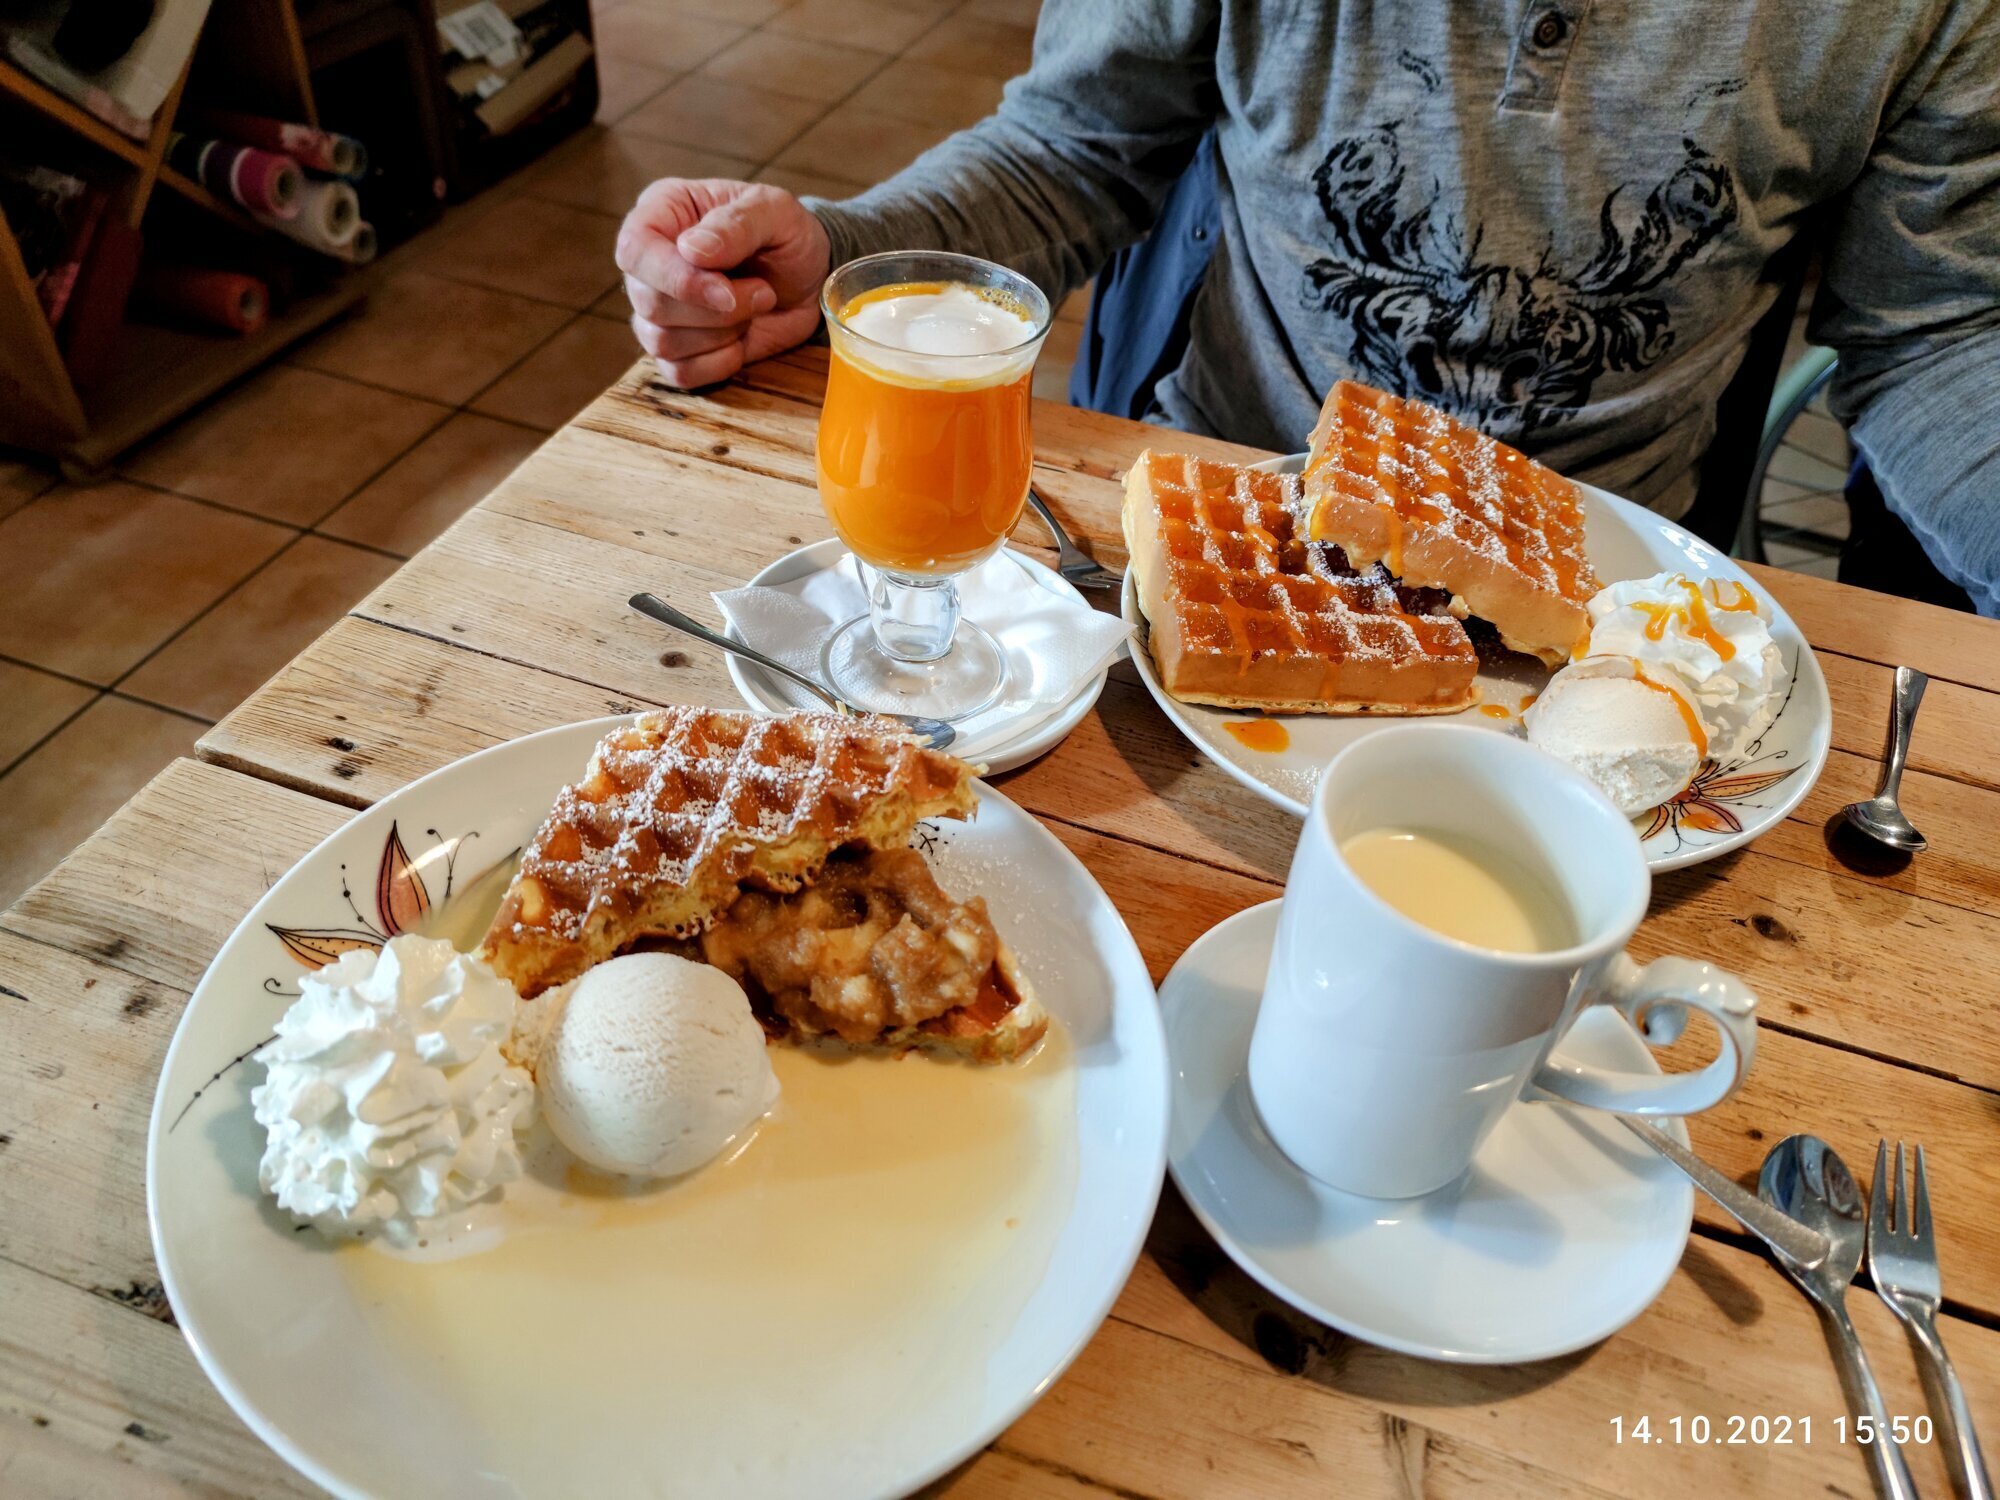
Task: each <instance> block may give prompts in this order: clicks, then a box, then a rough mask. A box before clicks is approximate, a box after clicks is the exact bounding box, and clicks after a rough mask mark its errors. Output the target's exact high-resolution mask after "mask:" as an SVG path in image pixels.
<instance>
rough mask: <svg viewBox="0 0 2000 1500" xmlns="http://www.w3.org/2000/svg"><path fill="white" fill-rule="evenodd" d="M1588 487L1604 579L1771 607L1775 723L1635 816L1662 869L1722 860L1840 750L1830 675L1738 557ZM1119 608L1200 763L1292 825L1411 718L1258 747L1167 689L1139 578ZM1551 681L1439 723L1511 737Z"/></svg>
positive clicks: (1515, 685) (1529, 673) (1524, 672)
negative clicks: (1778, 704) (1371, 743)
mask: <svg viewBox="0 0 2000 1500" xmlns="http://www.w3.org/2000/svg"><path fill="white" fill-rule="evenodd" d="M1304 464H1305V455H1304V454H1303V453H1294V454H1291V455H1289V456H1288V457H1285V458H1274V459H1269V460H1267V461H1266V462H1264V463H1261V464H1257V465H1254V467H1256V468H1260V469H1268V470H1270V471H1271V472H1273V473H1278V474H1296V473H1297V472H1299V470H1300V469H1301V468H1302V467H1303V466H1304ZM1579 488H1580V489H1581V490H1582V491H1583V499H1584V522H1585V525H1586V527H1587V533H1586V542H1587V545H1588V547H1589V549H1590V562H1591V566H1592V567H1594V568H1595V569H1596V570H1597V574H1598V576H1599V577H1600V578H1602V579H1603V580H1604V581H1605V582H1606V583H1616V582H1618V581H1620V580H1621V579H1626V578H1648V577H1651V576H1652V575H1653V574H1655V573H1663V572H1669V571H1671V572H1679V573H1685V574H1687V575H1688V576H1689V577H1690V578H1695V579H1701V578H1724V579H1729V580H1731V581H1733V582H1736V583H1740V584H1742V585H1744V586H1745V587H1746V588H1750V589H1753V590H1755V591H1756V594H1757V596H1758V597H1759V598H1760V599H1763V600H1765V601H1766V602H1768V603H1769V604H1770V606H1771V613H1772V616H1773V620H1772V625H1771V634H1772V637H1773V638H1774V639H1775V640H1776V641H1777V643H1778V649H1779V650H1780V651H1782V652H1783V653H1784V656H1785V660H1786V662H1787V663H1788V664H1790V666H1791V668H1792V686H1791V691H1790V694H1789V695H1788V697H1787V698H1786V700H1785V705H1784V707H1783V708H1782V709H1781V710H1780V711H1779V714H1778V718H1777V722H1775V723H1774V724H1772V726H1771V727H1770V729H1769V730H1767V731H1766V732H1765V734H1764V737H1763V738H1762V739H1761V740H1759V741H1757V742H1756V744H1754V745H1753V746H1752V747H1751V748H1750V752H1749V754H1748V755H1746V756H1744V757H1743V758H1742V759H1741V760H1737V761H1732V762H1730V763H1729V764H1728V765H1723V766H1717V765H1714V764H1713V763H1712V762H1711V763H1710V764H1709V765H1707V766H1705V767H1704V768H1703V770H1702V773H1701V775H1700V776H1699V777H1697V778H1696V781H1695V785H1694V786H1692V787H1690V788H1689V789H1688V790H1687V791H1686V792H1684V793H1682V795H1681V797H1680V798H1679V799H1677V800H1676V801H1675V802H1674V803H1672V804H1670V805H1669V806H1668V807H1666V808H1663V809H1660V810H1659V812H1658V813H1657V814H1655V813H1647V814H1645V815H1643V816H1642V817H1640V818H1639V819H1638V820H1637V822H1638V823H1639V826H1640V831H1641V836H1642V839H1643V843H1644V847H1645V850H1646V863H1647V864H1649V865H1651V866H1652V867H1653V869H1654V870H1656V871H1658V870H1677V869H1679V868H1680V867H1681V866H1683V865H1692V864H1698V863H1699V862H1700V861H1702V860H1705V859H1713V858H1714V857H1715V856H1716V855H1718V854H1724V853H1727V852H1728V851H1729V850H1731V849H1735V848H1737V847H1739V846H1740V845H1743V844H1747V843H1749V842H1750V840H1752V839H1754V838H1756V837H1757V836H1758V835H1759V834H1761V833H1763V832H1764V831H1765V830H1766V829H1768V828H1771V827H1773V826H1775V825H1776V824H1778V823H1779V822H1782V821H1783V820H1784V817H1785V815H1786V814H1787V813H1789V812H1790V811H1791V810H1792V809H1793V808H1794V807H1796V806H1798V805H1799V803H1800V802H1802V801H1803V800H1804V799H1805V795H1806V793H1807V792H1809V791H1811V790H1812V787H1813V783H1814V782H1815V781H1817V780H1819V773H1820V771H1821V769H1822V768H1823V767H1824V766H1825V765H1826V756H1827V750H1828V748H1829V747H1830V746H1831V745H1832V743H1833V709H1832V705H1831V704H1830V703H1829V702H1828V700H1827V695H1826V678H1825V677H1824V676H1823V675H1821V672H1820V669H1819V662H1818V660H1817V659H1816V658H1815V657H1814V656H1813V653H1812V648H1811V647H1810V646H1808V645H1807V644H1806V638H1805V636H1804V635H1803V634H1802V633H1801V632H1800V630H1799V627H1798V626H1797V625H1795V624H1794V623H1793V622H1792V617H1791V616H1790V615H1788V614H1786V613H1785V611H1784V609H1783V608H1782V607H1781V606H1780V605H1779V604H1778V602H1777V600H1775V599H1772V598H1771V596H1770V594H1769V592H1768V591H1767V590H1766V589H1764V588H1763V587H1762V586H1761V585H1759V584H1757V583H1756V582H1754V581H1753V580H1752V579H1751V578H1750V576H1749V575H1748V574H1746V573H1745V572H1744V571H1743V570H1742V569H1741V568H1739V567H1738V566H1737V565H1736V564H1735V563H1734V562H1732V561H1731V560H1730V559H1729V558H1727V557H1725V556H1723V554H1721V553H1720V552H1718V551H1716V550H1715V549H1714V548H1713V547H1711V546H1709V545H1708V543H1706V542H1704V541H1702V540H1701V538H1699V537H1697V536H1694V535H1693V534H1691V533H1689V532H1686V531H1683V530H1681V528H1680V527H1678V526H1676V525H1674V524H1673V522H1671V521H1668V520H1664V519H1662V518H1661V517H1659V516H1656V515H1654V514H1653V512H1651V511H1649V510H1646V509H1645V508H1644V507H1642V506H1638V505H1634V504H1633V503H1632V502H1631V501H1629V500H1621V499H1619V498H1618V497H1617V496H1616V495H1609V494H1606V493H1605V492H1604V491H1603V490H1599V489H1593V488H1591V487H1590V486H1589V485H1587V484H1586V485H1580V486H1579ZM1119 603H1120V611H1121V613H1122V614H1123V615H1124V617H1125V619H1126V621H1127V622H1128V623H1129V624H1131V625H1132V626H1133V628H1134V629H1135V631H1137V632H1138V633H1139V635H1138V639H1136V640H1134V641H1133V643H1132V660H1133V663H1134V664H1135V665H1136V666H1137V667H1138V669H1139V677H1140V679H1141V680H1142V681H1143V682H1144V683H1145V684H1146V690H1147V691H1148V692H1149V693H1151V694H1152V695H1153V699H1154V701H1155V702H1157V703H1158V704H1159V705H1160V708H1161V710H1162V711H1163V712H1164V713H1165V714H1166V716H1167V717H1168V718H1169V719H1172V720H1173V721H1174V723H1175V725H1176V726H1178V727H1179V729H1180V731H1181V733H1182V734H1184V735H1186V736H1187V737H1188V738H1189V739H1190V740H1191V741H1193V742H1194V746H1195V748H1196V749H1197V750H1199V751H1201V753H1202V754H1203V755H1205V756H1207V757H1208V758H1209V759H1210V760H1212V761H1214V762H1215V763H1216V764H1217V765H1219V766H1221V767H1222V769H1223V770H1225V771H1227V772H1228V773H1229V774H1230V775H1231V776H1234V777H1235V778H1236V779H1237V780H1238V781H1240V782H1242V783H1243V784H1244V785H1245V786H1247V787H1249V788H1250V790H1252V791H1253V792H1255V793H1257V795H1258V796H1260V797H1262V798H1264V799H1265V800H1266V801H1268V802H1275V803H1276V804H1277V805H1278V806H1280V807H1282V808H1284V809H1285V810H1286V811H1288V812H1290V813H1291V814H1292V815H1293V816H1294V817H1299V818H1302V817H1304V816H1305V813H1306V805H1307V804H1308V803H1309V802H1311V801H1312V794H1313V788H1314V787H1315V786H1317V785H1318V784H1319V772H1320V767H1321V766H1323V765H1325V764H1326V763H1327V762H1328V761H1329V760H1331V759H1333V757H1334V755H1335V754H1336V753H1337V752H1338V751H1339V750H1341V749H1342V748H1343V747H1344V746H1346V745H1348V744H1351V743H1352V742H1353V741H1355V740H1357V739H1359V738H1360V737H1361V736H1362V735H1364V734H1371V733H1373V732H1374V731H1375V730H1376V729H1377V728H1379V727H1381V726H1382V725H1383V724H1396V723H1407V722H1409V721H1408V720H1406V719H1399V718H1392V717H1390V716H1387V715H1381V716H1377V717H1372V718H1371V717H1365V716H1364V717H1347V718H1341V717H1335V716H1330V715H1325V714H1290V715H1286V716H1284V717H1283V718H1280V719H1278V720H1277V722H1279V723H1281V724H1283V725H1284V727H1285V730H1286V732H1287V734H1288V735H1289V737H1290V741H1291V743H1290V745H1289V746H1288V748H1286V749H1284V750H1280V751H1276V752H1272V751H1262V750H1252V749H1250V748H1248V747H1247V746H1245V745H1244V744H1242V743H1241V742H1240V741H1239V740H1237V739H1236V738H1235V737H1234V736H1233V735H1231V734H1230V733H1229V732H1228V731H1227V730H1225V729H1224V728H1223V725H1225V724H1228V723H1231V722H1237V723H1240V722H1242V721H1243V720H1244V719H1246V718H1252V717H1255V716H1254V715H1250V714H1245V713H1241V712H1236V711H1233V710H1230V709H1223V708H1210V707H1207V706H1205V705H1203V704H1199V703H1183V702H1181V701H1180V700H1179V699H1177V698H1174V697H1172V696H1170V695H1169V694H1168V693H1167V691H1166V689H1164V688H1163V687H1161V686H1160V678H1159V673H1158V670H1157V669H1156V668H1155V666H1154V664H1153V654H1152V652H1151V651H1150V650H1149V649H1148V648H1147V646H1146V644H1145V630H1146V628H1147V627H1146V624H1145V616H1144V615H1143V614H1142V613H1141V612H1140V609H1139V601H1138V596H1137V593H1136V591H1135V588H1134V585H1133V581H1132V574H1131V573H1130V571H1127V573H1126V575H1125V589H1124V592H1123V595H1122V597H1121V599H1120V601H1119ZM1547 681H1548V673H1547V672H1546V671H1544V670H1542V669H1541V668H1539V667H1538V666H1536V665H1535V664H1534V663H1532V662H1523V663H1521V664H1519V665H1511V666H1509V667H1508V668H1506V669H1504V670H1500V671H1496V670H1493V669H1490V668H1489V669H1484V670H1482V671H1481V672H1480V674H1479V687H1480V696H1481V699H1482V702H1483V703H1498V704H1500V705H1501V706H1503V707H1506V708H1509V709H1514V710H1516V711H1515V712H1514V713H1512V714H1510V715H1509V717H1507V718H1505V719H1499V718H1493V717H1490V716H1488V715H1486V714H1483V713H1481V712H1479V709H1478V707H1474V708H1470V709H1467V710H1466V711H1465V712H1464V713H1462V714H1456V715H1441V716H1440V717H1442V718H1451V719H1453V720H1454V721H1456V722H1459V723H1465V724H1472V725H1476V726H1478V727H1480V728H1482V729H1492V730H1495V731H1497V732H1499V733H1502V734H1518V733H1520V719H1519V714H1518V705H1519V703H1520V701H1521V698H1522V697H1523V696H1525V695H1527V694H1529V693H1535V692H1539V691H1540V690H1541V688H1542V685H1543V684H1544V683H1546V682H1547Z"/></svg>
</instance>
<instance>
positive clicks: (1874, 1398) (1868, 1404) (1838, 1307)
mask: <svg viewBox="0 0 2000 1500" xmlns="http://www.w3.org/2000/svg"><path fill="white" fill-rule="evenodd" d="M1820 1305H1821V1307H1822V1308H1823V1309H1824V1310H1825V1313H1826V1320H1827V1323H1828V1325H1829V1326H1830V1327H1831V1328H1832V1329H1833V1333H1834V1339H1833V1350H1834V1362H1835V1363H1836V1364H1837V1365H1838V1366H1839V1367H1840V1384H1841V1386H1842V1388H1843V1389H1845V1390H1846V1392H1847V1409H1848V1411H1850V1412H1851V1413H1853V1415H1854V1418H1855V1424H1856V1426H1857V1428H1858V1427H1859V1425H1860V1422H1861V1419H1862V1418H1864V1417H1865V1418H1867V1420H1868V1422H1869V1424H1870V1426H1871V1427H1872V1428H1873V1429H1874V1430H1873V1431H1872V1432H1871V1433H1870V1434H1869V1441H1868V1442H1867V1443H1865V1444H1863V1445H1862V1451H1863V1452H1865V1453H1866V1454H1867V1455H1868V1466H1869V1468H1871V1469H1872V1470H1873V1471H1874V1474H1875V1488H1876V1490H1877V1491H1878V1492H1879V1493H1880V1494H1881V1495H1882V1497H1883V1500H1917V1484H1916V1481H1915V1480H1914V1479H1912V1478H1911V1477H1910V1466H1909V1465H1908V1464H1907V1463H1905V1462H1904V1461H1903V1449H1902V1447H1901V1445H1900V1444H1898V1443H1897V1441H1896V1440H1895V1438H1894V1437H1892V1436H1891V1435H1890V1432H1889V1413H1888V1409H1887V1408H1886V1407H1884V1406H1883V1404H1882V1387H1880V1386H1879V1385H1877V1384H1876V1383H1875V1372H1874V1371H1873V1370H1871V1369H1870V1368H1869V1367H1868V1355H1867V1354H1866V1353H1865V1352H1864V1351H1863V1350H1862V1348H1861V1339H1860V1336H1859V1335H1858V1334H1856V1333H1855V1331H1854V1323H1853V1321H1852V1320H1851V1319H1850V1318H1849V1317H1848V1316H1847V1304H1846V1303H1845V1302H1844V1301H1841V1300H1839V1299H1837V1298H1835V1299H1829V1300H1827V1301H1825V1302H1822V1303H1821V1304H1820ZM1856 1435H1857V1438H1858V1436H1859V1434H1858V1432H1857V1434H1856Z"/></svg>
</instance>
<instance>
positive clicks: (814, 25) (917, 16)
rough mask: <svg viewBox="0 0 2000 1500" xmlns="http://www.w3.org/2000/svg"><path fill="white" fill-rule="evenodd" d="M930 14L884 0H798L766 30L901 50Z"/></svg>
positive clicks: (874, 49) (928, 23)
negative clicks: (902, 7)
mask: <svg viewBox="0 0 2000 1500" xmlns="http://www.w3.org/2000/svg"><path fill="white" fill-rule="evenodd" d="M930 26H931V17H930V16H928V15H924V14H921V13H919V12H915V11H907V10H899V9H898V8H897V7H896V6H894V5H890V4H887V3H885V0H799V4H797V5H794V6H793V7H792V8H791V9H790V10H787V11H786V12H784V14H782V15H779V16H774V17H772V19H771V21H770V23H769V25H768V27H767V28H766V29H767V30H770V31H777V32H782V33H783V34H785V35H786V36H802V37H808V38H810V39H811V40H813V41H816V42H832V43H834V44H835V45H836V46H841V47H864V48H866V49H867V50H868V51H870V52H901V51H902V50H903V49H904V48H905V47H907V46H909V45H910V43H911V42H914V41H915V40H916V39H917V38H918V37H920V36H922V35H923V34H924V32H926V31H927V30H929V29H930Z"/></svg>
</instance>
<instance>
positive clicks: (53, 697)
mask: <svg viewBox="0 0 2000 1500" xmlns="http://www.w3.org/2000/svg"><path fill="white" fill-rule="evenodd" d="M96 696H97V692H96V690H95V689H94V688H87V687H84V686H83V685H81V684H80V683H75V682H69V681H66V680H64V679H63V678H61V677H51V676H50V675H49V674H48V673H47V672H37V671H35V670H34V669H33V668H32V667H17V666H15V665H14V663H12V662H10V661H0V771H5V770H6V769H7V767H9V766H11V765H12V764H13V763H14V762H15V761H17V760H19V759H20V758H21V756H22V755H24V754H25V753H26V752H27V751H28V750H29V749H31V748H32V747H33V746H34V744H35V742H36V741H37V740H39V739H41V737H42V736H43V735H45V734H47V733H48V732H49V731H50V730H52V729H54V728H55V727H56V726H57V725H58V724H60V723H62V721H63V720H64V719H67V718H68V717H69V716H70V715H71V714H73V713H75V712H76V711H77V710H78V709H79V708H82V707H83V705H84V704H86V703H88V702H89V701H90V700H91V699H92V698H95V697H96Z"/></svg>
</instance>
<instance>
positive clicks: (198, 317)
mask: <svg viewBox="0 0 2000 1500" xmlns="http://www.w3.org/2000/svg"><path fill="white" fill-rule="evenodd" d="M134 291H135V292H136V293H137V295H138V298H139V301H140V303H141V304H142V305H144V306H145V307H147V308H150V309H152V310H153V311H156V312H163V313H168V314H171V315H172V316H174V317H176V318H184V319H186V320H187V321H189V322H191V323H200V324H203V325H205V326H207V327H210V328H227V329H229V330H231V331H232V332H235V333H255V332H256V331H257V330H258V329H260V328H262V327H263V326H264V320H265V318H267V317H268V316H269V315H270V311H271V294H270V291H269V290H268V289H267V288H266V287H265V285H264V283H263V282H261V281H259V280H258V279H257V278H256V277H254V276H245V275H243V274H241V273H240V272H237V271H215V270H208V269H205V268H203V267H201V266H148V267H146V268H145V269H144V270H142V271H141V272H140V273H139V282H138V285H137V286H136V287H135V288H134Z"/></svg>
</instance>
